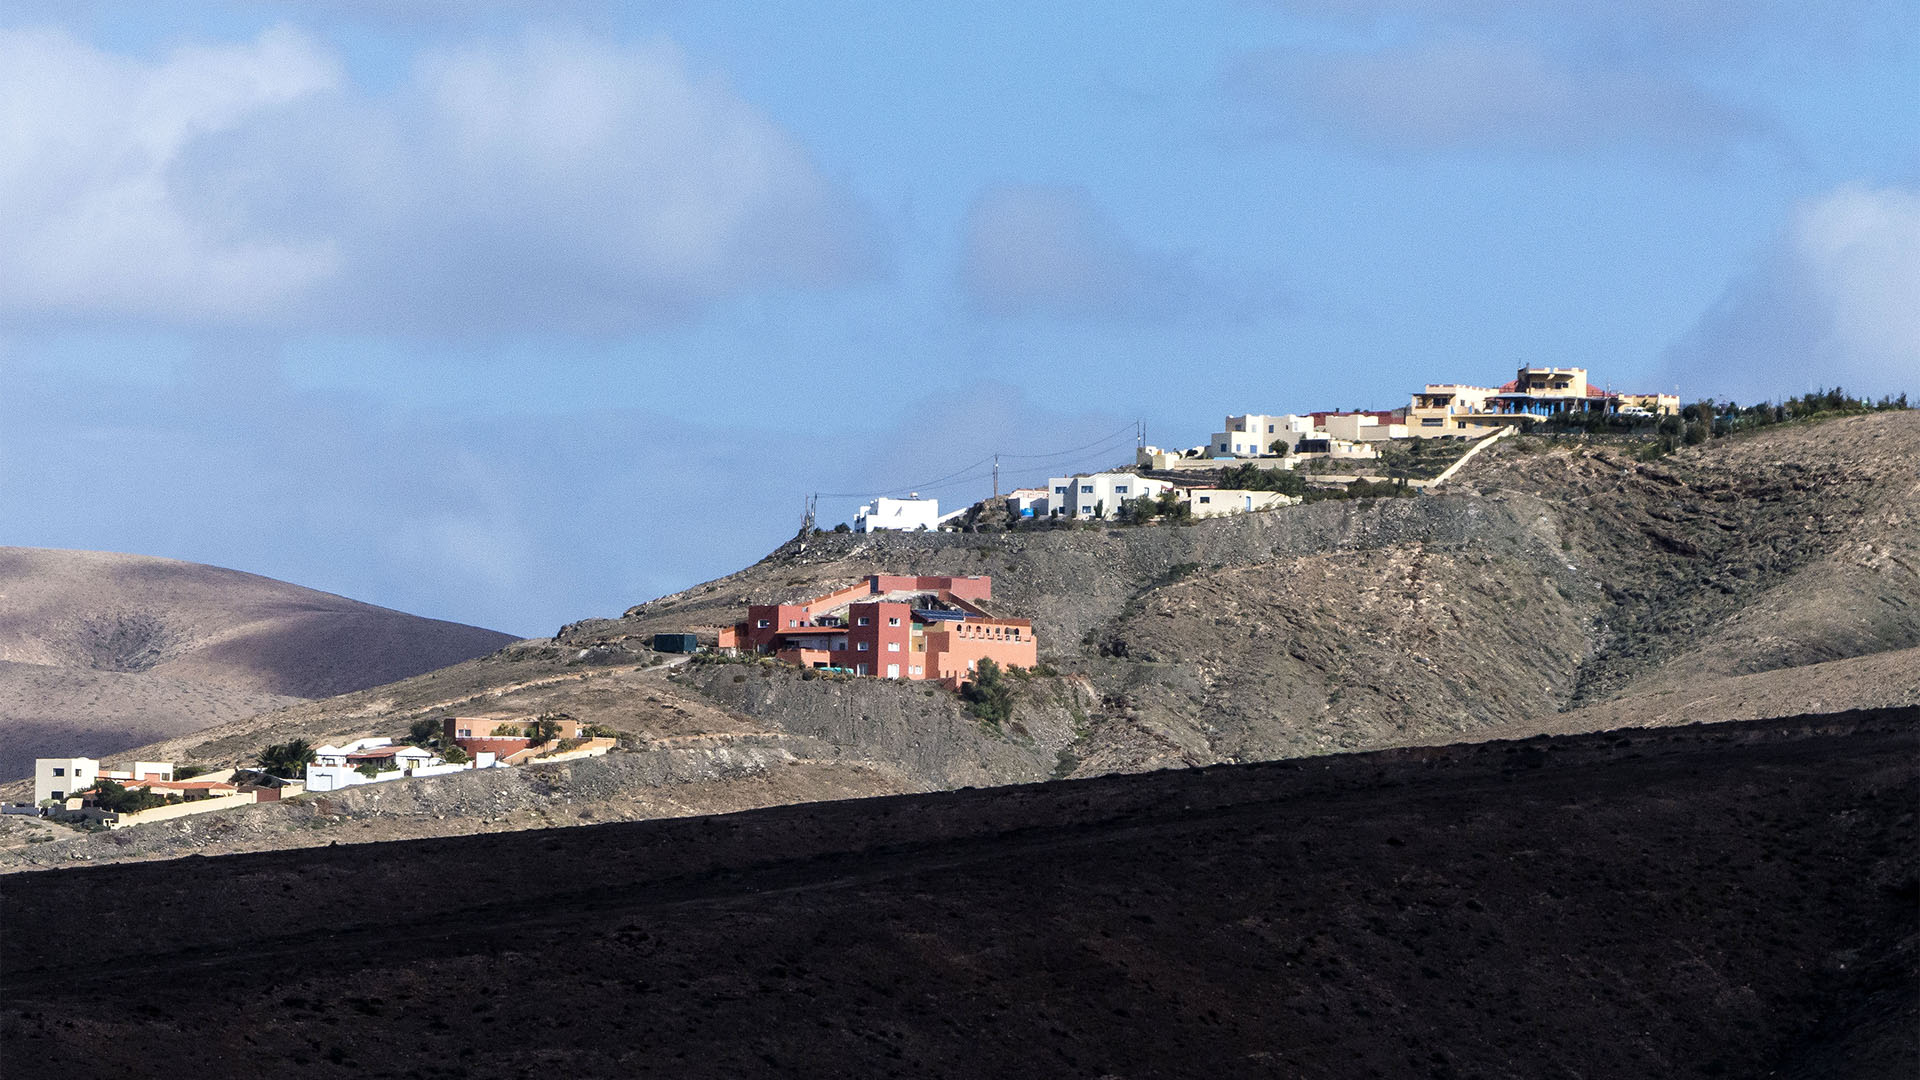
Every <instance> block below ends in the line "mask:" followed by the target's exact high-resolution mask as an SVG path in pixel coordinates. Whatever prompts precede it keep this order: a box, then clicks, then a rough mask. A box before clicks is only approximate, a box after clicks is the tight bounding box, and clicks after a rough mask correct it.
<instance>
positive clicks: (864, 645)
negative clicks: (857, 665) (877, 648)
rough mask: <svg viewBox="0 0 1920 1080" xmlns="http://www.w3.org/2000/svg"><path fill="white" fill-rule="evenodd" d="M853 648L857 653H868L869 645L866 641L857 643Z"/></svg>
mask: <svg viewBox="0 0 1920 1080" xmlns="http://www.w3.org/2000/svg"><path fill="white" fill-rule="evenodd" d="M853 647H854V650H855V651H856V652H866V651H867V643H866V642H864V641H861V642H856V643H855V644H854V646H853Z"/></svg>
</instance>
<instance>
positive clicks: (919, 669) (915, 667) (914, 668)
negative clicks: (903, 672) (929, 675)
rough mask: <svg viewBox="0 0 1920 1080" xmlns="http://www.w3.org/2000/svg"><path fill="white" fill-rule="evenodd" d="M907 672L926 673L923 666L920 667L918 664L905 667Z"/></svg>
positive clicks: (910, 673)
mask: <svg viewBox="0 0 1920 1080" xmlns="http://www.w3.org/2000/svg"><path fill="white" fill-rule="evenodd" d="M907 674H909V675H924V674H926V670H925V669H924V668H922V667H921V666H920V665H919V664H915V665H913V666H912V667H909V668H908V669H907Z"/></svg>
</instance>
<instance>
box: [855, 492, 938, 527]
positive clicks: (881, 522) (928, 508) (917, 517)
mask: <svg viewBox="0 0 1920 1080" xmlns="http://www.w3.org/2000/svg"><path fill="white" fill-rule="evenodd" d="M939 526H940V500H939V499H875V500H873V501H872V502H870V503H868V504H867V505H865V506H862V507H861V508H860V509H859V511H858V512H857V513H855V514H854V515H853V531H854V532H878V531H880V530H883V529H894V530H900V531H905V532H912V531H913V530H915V529H929V530H930V529H936V528H939Z"/></svg>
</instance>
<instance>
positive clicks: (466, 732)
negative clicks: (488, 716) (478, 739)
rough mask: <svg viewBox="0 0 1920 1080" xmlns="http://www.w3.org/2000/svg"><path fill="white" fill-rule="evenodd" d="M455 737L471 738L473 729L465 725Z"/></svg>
mask: <svg viewBox="0 0 1920 1080" xmlns="http://www.w3.org/2000/svg"><path fill="white" fill-rule="evenodd" d="M453 737H454V738H456V739H471V738H473V729H472V728H464V727H463V728H461V729H460V730H459V731H458V732H456V733H455V734H454V736H453Z"/></svg>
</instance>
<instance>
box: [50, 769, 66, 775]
mask: <svg viewBox="0 0 1920 1080" xmlns="http://www.w3.org/2000/svg"><path fill="white" fill-rule="evenodd" d="M53 775H55V776H65V775H67V770H65V769H55V770H53Z"/></svg>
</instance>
